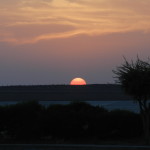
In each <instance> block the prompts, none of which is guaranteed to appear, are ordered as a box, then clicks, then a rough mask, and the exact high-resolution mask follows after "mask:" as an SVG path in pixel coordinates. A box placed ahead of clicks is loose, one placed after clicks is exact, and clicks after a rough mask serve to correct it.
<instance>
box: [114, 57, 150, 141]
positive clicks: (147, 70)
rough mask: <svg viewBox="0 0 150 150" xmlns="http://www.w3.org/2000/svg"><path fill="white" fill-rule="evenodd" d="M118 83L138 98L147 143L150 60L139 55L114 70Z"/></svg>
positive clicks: (149, 112) (148, 132)
mask: <svg viewBox="0 0 150 150" xmlns="http://www.w3.org/2000/svg"><path fill="white" fill-rule="evenodd" d="M113 72H114V73H115V75H116V76H115V78H116V79H117V80H116V81H117V83H119V84H121V85H122V87H123V89H124V90H125V92H126V93H127V94H129V95H130V96H132V97H133V99H134V100H136V101H137V102H138V104H139V107H140V113H141V116H142V121H143V133H144V137H145V140H146V143H147V144H149V142H150V119H149V116H150V105H149V104H150V103H149V99H150V60H149V59H148V61H143V60H141V59H139V57H137V59H136V61H135V62H134V61H133V60H131V62H128V61H127V60H126V58H124V63H123V64H122V65H120V66H119V67H117V68H116V70H113Z"/></svg>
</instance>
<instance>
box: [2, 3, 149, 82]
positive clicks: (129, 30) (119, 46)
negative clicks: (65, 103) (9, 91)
mask: <svg viewBox="0 0 150 150" xmlns="http://www.w3.org/2000/svg"><path fill="white" fill-rule="evenodd" d="M149 8H150V0H0V69H1V73H0V85H9V84H69V81H70V80H71V79H72V78H74V77H76V76H80V77H83V78H84V79H85V80H86V81H87V83H89V84H90V83H108V82H110V83H113V82H114V79H113V73H112V70H113V69H115V67H116V66H117V65H119V64H120V63H122V62H123V57H122V56H125V57H127V58H128V59H129V60H130V59H131V58H133V59H134V58H136V55H137V54H138V55H139V57H141V58H142V59H146V60H147V57H148V56H150V9H149Z"/></svg>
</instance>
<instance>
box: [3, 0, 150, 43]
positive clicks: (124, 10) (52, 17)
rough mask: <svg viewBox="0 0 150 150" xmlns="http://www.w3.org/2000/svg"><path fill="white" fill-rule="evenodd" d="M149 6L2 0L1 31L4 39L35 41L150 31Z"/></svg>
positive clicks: (116, 1)
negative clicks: (79, 35) (81, 35)
mask: <svg viewBox="0 0 150 150" xmlns="http://www.w3.org/2000/svg"><path fill="white" fill-rule="evenodd" d="M149 7H150V1H148V0H145V1H141V0H134V1H131V0H94V1H93V0H30V1H28V0H14V1H13V3H12V0H6V1H2V0H0V9H1V14H0V27H1V28H0V31H1V33H2V34H3V35H5V36H1V38H0V40H1V41H18V43H19V41H20V43H23V42H22V41H26V42H25V43H28V42H29V43H31V41H34V42H35V41H36V42H38V41H40V40H44V39H46V40H47V39H52V38H66V37H67V38H69V36H73V35H74V34H75V35H76V34H86V35H88V36H89V35H92V36H94V35H96V36H97V35H102V34H111V33H118V32H129V31H131V32H133V31H138V30H139V31H143V32H147V33H148V32H149V30H150V9H149ZM8 10H9V11H8ZM54 25H55V26H54ZM64 26H65V30H63V29H64ZM45 27H46V30H45ZM29 28H30V30H29ZM31 28H32V29H31ZM48 28H49V30H48ZM67 28H68V29H67ZM30 31H32V32H30ZM7 39H9V40H7Z"/></svg>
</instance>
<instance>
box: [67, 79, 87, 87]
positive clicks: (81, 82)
mask: <svg viewBox="0 0 150 150" xmlns="http://www.w3.org/2000/svg"><path fill="white" fill-rule="evenodd" d="M70 85H86V81H85V80H84V79H82V78H74V79H73V80H71V82H70Z"/></svg>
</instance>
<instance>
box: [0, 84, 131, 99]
mask: <svg viewBox="0 0 150 150" xmlns="http://www.w3.org/2000/svg"><path fill="white" fill-rule="evenodd" d="M29 100H37V101H55V100H56V101H92V100H93V101H101V100H132V98H131V97H129V96H127V95H126V94H125V93H124V92H123V90H122V88H121V86H120V85H116V84H91V85H85V86H71V85H36V86H0V101H29Z"/></svg>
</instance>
